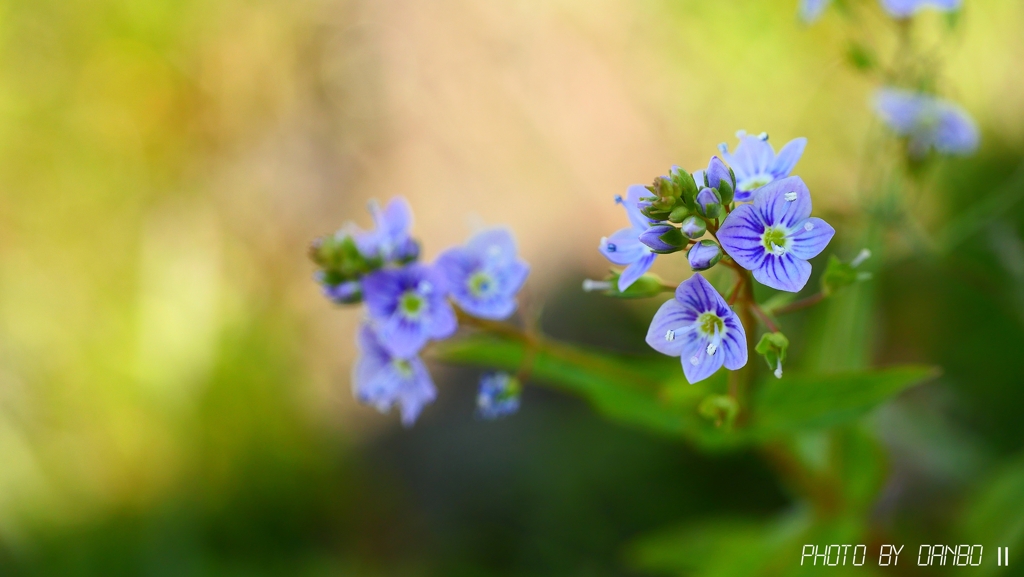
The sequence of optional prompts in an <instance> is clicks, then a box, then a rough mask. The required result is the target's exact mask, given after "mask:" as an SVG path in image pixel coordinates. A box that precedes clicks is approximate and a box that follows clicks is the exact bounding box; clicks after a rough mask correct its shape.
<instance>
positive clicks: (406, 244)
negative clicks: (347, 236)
mask: <svg viewBox="0 0 1024 577" xmlns="http://www.w3.org/2000/svg"><path fill="white" fill-rule="evenodd" d="M369 206H370V214H371V215H373V224H374V227H373V230H370V231H363V232H359V233H358V234H356V235H355V239H356V243H357V244H358V246H359V252H361V253H362V254H363V255H364V256H366V257H367V258H380V259H382V260H384V262H392V261H401V262H409V261H413V260H416V259H417V258H418V257H419V253H420V247H419V245H418V244H417V243H416V241H415V240H413V239H412V237H410V236H409V229H410V228H412V209H411V208H409V202H408V201H407V200H405V199H404V198H402V197H400V196H396V197H395V198H392V199H391V201H390V202H388V205H387V206H386V207H384V208H381V207H380V205H378V204H377V202H376V201H371V202H370V205H369Z"/></svg>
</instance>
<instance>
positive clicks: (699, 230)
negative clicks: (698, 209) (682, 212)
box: [679, 215, 708, 239]
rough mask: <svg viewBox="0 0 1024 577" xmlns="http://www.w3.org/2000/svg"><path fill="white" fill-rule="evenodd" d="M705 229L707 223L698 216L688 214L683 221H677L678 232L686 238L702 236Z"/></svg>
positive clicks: (706, 228)
mask: <svg viewBox="0 0 1024 577" xmlns="http://www.w3.org/2000/svg"><path fill="white" fill-rule="evenodd" d="M707 230H708V225H707V223H706V222H704V219H703V218H701V217H699V216H693V215H691V216H688V217H686V218H685V219H683V222H681V223H679V232H681V233H683V236H685V237H686V238H692V239H697V238H700V237H702V236H704V233H705V232H707Z"/></svg>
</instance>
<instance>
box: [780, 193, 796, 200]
mask: <svg viewBox="0 0 1024 577" xmlns="http://www.w3.org/2000/svg"><path fill="white" fill-rule="evenodd" d="M782 196H783V198H785V199H786V202H793V201H794V200H796V193H795V192H787V193H786V194H784V195H782Z"/></svg>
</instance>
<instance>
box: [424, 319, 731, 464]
mask: <svg viewBox="0 0 1024 577" xmlns="http://www.w3.org/2000/svg"><path fill="white" fill-rule="evenodd" d="M433 352H434V356H435V357H436V358H438V359H440V360H442V361H446V362H454V363H460V364H468V365H475V366H483V367H495V368H501V369H505V370H508V371H517V370H518V369H519V368H520V365H521V362H522V360H523V358H524V355H526V354H527V351H526V346H525V344H524V343H523V342H521V341H517V340H511V339H501V338H496V337H491V336H482V335H480V336H471V337H467V338H463V339H455V340H451V341H445V342H443V343H438V344H437V345H436V347H435V348H434V349H433ZM531 369H532V370H531V371H530V377H529V378H534V379H537V380H540V381H543V382H545V383H548V384H550V385H553V386H555V387H556V388H558V389H560V390H563V391H565V392H568V393H571V394H574V395H577V396H580V397H582V398H584V399H586V400H587V401H589V402H590V403H591V404H592V405H593V406H594V407H595V408H596V409H597V410H598V411H599V412H601V413H602V414H604V415H605V416H606V417H608V418H610V419H612V420H615V421H619V422H622V423H625V424H629V425H633V426H639V427H642V428H645V429H648V430H651V431H654V432H656V433H660V434H667V435H672V436H677V437H684V438H686V439H688V440H690V441H691V442H694V443H697V444H699V445H701V446H704V447H705V448H714V447H729V446H735V445H738V444H740V443H741V442H742V441H743V437H742V436H741V435H739V434H737V433H728V432H726V431H724V430H722V429H719V428H716V427H715V426H714V424H713V423H709V422H707V421H706V420H705V419H703V418H701V417H700V415H699V414H698V411H697V405H698V404H699V403H700V401H701V400H702V399H703V398H704V397H706V396H707V395H708V394H709V393H714V392H720V391H722V390H724V388H725V372H724V371H721V372H720V373H719V374H718V375H715V376H714V377H712V378H710V379H708V380H706V381H704V382H701V383H698V384H697V385H689V384H687V383H686V382H685V381H684V380H683V377H682V371H681V370H680V368H679V363H678V360H676V359H669V358H664V359H661V358H658V357H626V356H620V355H613V354H611V353H607V352H599V351H593V350H587V349H584V348H581V347H576V346H570V345H566V344H563V343H555V342H552V341H545V342H544V343H543V344H542V345H541V346H540V348H539V349H538V350H536V351H535V353H534V357H533V363H532V365H531Z"/></svg>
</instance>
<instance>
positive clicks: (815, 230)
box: [786, 216, 836, 260]
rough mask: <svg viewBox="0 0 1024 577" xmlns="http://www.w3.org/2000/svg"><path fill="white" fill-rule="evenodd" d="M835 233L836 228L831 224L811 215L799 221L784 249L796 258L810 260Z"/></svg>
mask: <svg viewBox="0 0 1024 577" xmlns="http://www.w3.org/2000/svg"><path fill="white" fill-rule="evenodd" d="M835 234H836V229H834V228H832V225H830V224H829V223H827V222H825V221H824V220H821V219H820V218H818V217H815V216H812V217H811V218H808V219H807V220H805V221H803V222H802V223H800V224H799V225H798V226H797V227H796V229H795V230H794V231H793V232H792V234H791V235H790V236H789V237H788V239H789V246H788V247H787V249H786V250H787V251H788V252H789V254H792V255H793V256H794V257H796V258H799V259H803V260H810V259H812V258H814V257H816V256H818V255H819V254H821V251H823V250H825V247H826V246H828V243H829V241H831V240H832V237H833V236H835Z"/></svg>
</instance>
